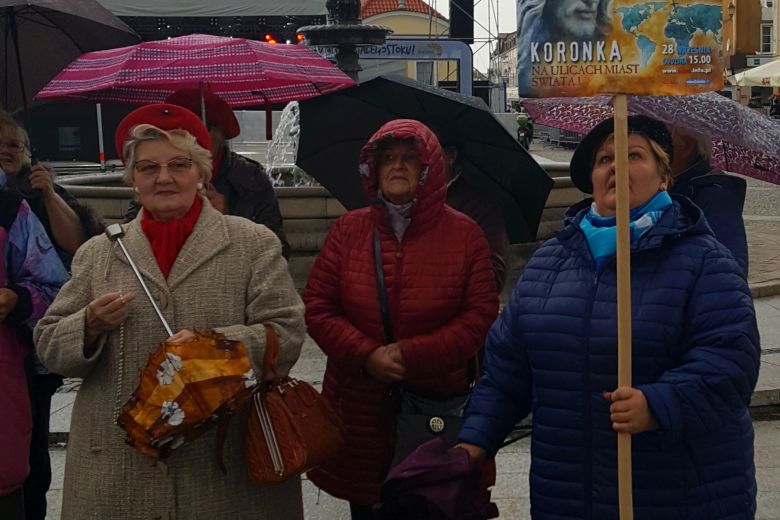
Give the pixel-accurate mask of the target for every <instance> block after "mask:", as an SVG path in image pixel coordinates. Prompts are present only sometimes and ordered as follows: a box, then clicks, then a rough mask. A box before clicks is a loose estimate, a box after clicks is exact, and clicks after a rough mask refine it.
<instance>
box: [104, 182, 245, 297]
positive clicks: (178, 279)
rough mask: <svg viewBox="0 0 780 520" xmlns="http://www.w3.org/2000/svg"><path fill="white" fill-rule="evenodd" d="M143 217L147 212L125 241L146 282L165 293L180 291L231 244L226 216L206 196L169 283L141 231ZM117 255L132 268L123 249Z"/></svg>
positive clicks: (131, 225)
mask: <svg viewBox="0 0 780 520" xmlns="http://www.w3.org/2000/svg"><path fill="white" fill-rule="evenodd" d="M142 218H143V211H139V212H138V215H137V216H136V217H135V219H133V221H132V222H130V223H129V224H127V225H126V226H125V237H124V238H123V240H122V242H123V243H124V245H125V248H127V251H128V253H129V254H130V256H131V257H132V259H133V262H135V265H136V266H137V267H138V270H139V271H140V272H141V274H142V275H143V277H144V281H146V282H147V284H148V283H151V284H153V285H156V286H157V287H158V288H160V289H161V290H163V291H165V292H170V291H173V290H174V289H176V287H177V286H178V285H179V284H181V283H182V282H183V281H184V280H185V279H186V278H187V277H188V276H189V275H190V273H192V272H193V271H195V270H196V269H197V268H198V267H200V266H201V265H203V264H205V263H206V262H208V261H209V260H211V259H212V258H213V257H214V256H216V255H217V254H219V253H220V252H221V251H222V250H224V249H225V248H227V247H228V246H229V245H230V235H229V234H228V230H227V226H226V225H225V222H224V221H223V219H222V215H221V214H220V213H219V212H218V211H217V210H215V209H214V208H213V206H212V205H211V204H210V203H209V201H208V199H206V198H205V197H204V198H203V209H202V210H201V212H200V216H199V217H198V221H197V222H196V223H195V227H194V228H193V230H192V234H191V235H190V236H189V238H187V241H186V242H185V243H184V245H183V246H182V248H181V251H179V256H177V257H176V261H175V262H174V264H173V268H172V269H171V272H170V274H169V275H168V280H166V279H165V277H164V276H163V274H162V272H161V271H160V267H159V266H158V265H157V260H156V259H155V258H154V253H153V252H152V247H151V245H150V244H149V240H147V238H146V235H144V233H143V231H142V230H141V219H142ZM114 255H115V256H116V257H117V258H119V260H120V261H122V262H124V263H126V264H128V265H129V263H128V261H127V259H126V258H125V255H124V253H122V250H121V249H120V248H119V247H116V248H115V249H114Z"/></svg>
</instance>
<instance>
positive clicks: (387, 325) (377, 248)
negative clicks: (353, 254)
mask: <svg viewBox="0 0 780 520" xmlns="http://www.w3.org/2000/svg"><path fill="white" fill-rule="evenodd" d="M374 270H375V272H376V289H377V292H378V293H379V312H381V313H382V325H383V326H384V329H385V341H386V342H387V344H390V343H393V342H395V335H394V334H393V322H392V321H390V309H389V307H388V305H387V289H386V288H385V273H384V271H383V270H382V244H381V242H380V240H379V231H377V230H376V229H374Z"/></svg>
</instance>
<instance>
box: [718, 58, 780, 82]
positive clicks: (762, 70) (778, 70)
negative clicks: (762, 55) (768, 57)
mask: <svg viewBox="0 0 780 520" xmlns="http://www.w3.org/2000/svg"><path fill="white" fill-rule="evenodd" d="M729 81H730V82H731V84H732V85H737V86H739V87H780V59H778V60H774V61H770V62H769V63H764V64H763V65H760V66H758V67H755V68H753V69H748V70H746V71H745V72H740V73H739V74H735V75H733V76H731V77H730V78H729Z"/></svg>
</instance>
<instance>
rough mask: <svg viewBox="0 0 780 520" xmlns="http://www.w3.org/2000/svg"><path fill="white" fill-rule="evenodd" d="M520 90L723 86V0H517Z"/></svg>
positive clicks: (560, 92)
mask: <svg viewBox="0 0 780 520" xmlns="http://www.w3.org/2000/svg"><path fill="white" fill-rule="evenodd" d="M517 13H518V45H517V77H518V90H519V94H520V96H522V97H556V96H593V95H596V94H634V95H656V96H657V95H684V94H693V93H697V92H706V91H711V90H719V89H720V88H722V86H723V47H722V30H723V6H722V3H721V0H667V1H655V2H653V1H647V0H518V2H517Z"/></svg>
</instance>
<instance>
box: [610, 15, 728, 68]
mask: <svg viewBox="0 0 780 520" xmlns="http://www.w3.org/2000/svg"><path fill="white" fill-rule="evenodd" d="M615 11H616V13H617V15H618V17H619V19H620V24H621V26H622V27H623V29H624V30H625V31H626V33H628V34H630V35H632V36H633V37H634V38H635V39H636V45H637V48H638V49H639V53H640V61H641V66H642V67H644V66H646V65H647V64H648V63H649V61H650V60H651V59H652V58H653V56H654V55H655V53H656V52H657V51H658V49H659V48H661V47H663V46H664V45H665V44H667V42H668V41H669V40H673V41H674V43H675V46H676V49H683V48H688V47H693V46H695V41H694V39H695V37H696V36H697V35H709V36H711V37H713V38H714V39H715V41H716V42H717V43H720V31H721V29H722V25H723V19H722V10H721V7H720V6H718V5H712V4H697V3H691V4H686V5H679V4H676V3H674V2H672V3H670V2H646V3H640V4H633V5H630V6H623V7H618V8H616V9H615ZM657 20H663V22H664V23H657V22H656V21H657ZM667 48H668V47H667ZM675 54H676V52H675Z"/></svg>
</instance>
